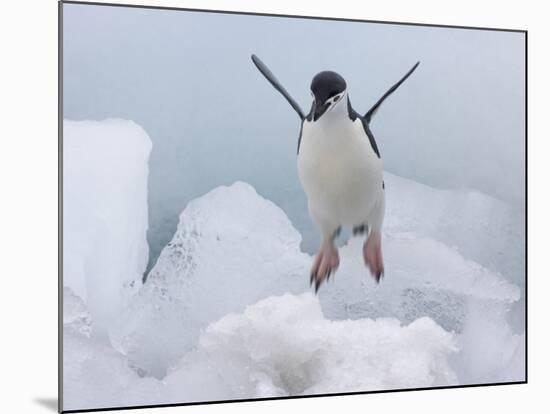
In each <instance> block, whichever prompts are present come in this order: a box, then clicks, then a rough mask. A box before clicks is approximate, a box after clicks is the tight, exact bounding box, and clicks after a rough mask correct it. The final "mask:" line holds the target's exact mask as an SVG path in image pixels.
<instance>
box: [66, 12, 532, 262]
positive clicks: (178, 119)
mask: <svg viewBox="0 0 550 414" xmlns="http://www.w3.org/2000/svg"><path fill="white" fill-rule="evenodd" d="M63 10H64V16H63V17H64V27H63V36H64V42H63V57H64V68H63V70H64V72H63V75H64V83H63V88H64V89H63V92H64V95H63V98H64V108H63V110H64V117H65V118H66V119H75V120H79V119H96V120H101V119H105V118H111V117H116V118H127V119H132V120H134V121H135V122H137V123H138V124H140V125H141V126H143V127H144V128H145V130H146V131H147V132H148V134H149V135H150V137H151V139H152V141H153V151H152V155H151V161H150V176H149V217H150V222H149V225H150V229H149V235H148V238H149V243H150V247H151V256H152V259H153V260H155V259H156V256H157V255H158V253H159V252H160V249H161V248H162V247H163V245H164V244H166V243H167V242H168V241H169V239H170V238H171V237H172V235H173V232H174V231H175V227H176V224H177V220H178V215H179V213H180V212H181V211H182V210H183V208H184V207H185V205H186V203H187V202H188V201H189V200H191V199H193V198H195V197H197V196H199V195H202V194H204V193H205V192H207V191H208V190H210V189H211V188H213V187H216V186H218V185H221V184H230V183H232V182H234V181H235V180H243V181H247V182H249V183H251V184H252V185H253V186H254V187H255V188H256V189H257V190H258V192H259V193H260V194H262V195H263V196H265V197H267V198H269V199H271V200H273V201H274V202H276V203H277V204H278V205H280V206H281V207H282V208H283V209H284V210H285V212H286V213H287V214H288V215H289V217H290V218H291V220H292V221H293V223H294V225H295V226H296V227H297V228H298V229H299V230H300V231H301V232H302V234H303V236H304V248H305V249H306V250H312V246H315V244H316V243H317V241H316V237H317V236H316V233H315V231H314V230H313V228H312V225H311V223H310V221H309V218H308V216H307V209H306V202H305V197H304V195H303V193H302V190H301V188H300V185H299V182H298V178H297V173H296V142H297V137H298V133H299V120H298V117H297V116H296V114H295V113H294V111H293V110H292V109H291V108H290V106H289V105H288V104H287V103H286V102H285V101H284V99H283V98H282V97H281V96H280V95H278V93H277V92H276V91H275V90H274V89H273V88H272V87H271V86H270V85H269V84H268V83H267V82H266V81H265V79H264V78H263V77H262V76H261V75H260V74H259V73H258V72H257V70H256V68H255V67H254V66H253V65H252V63H251V61H250V54H251V53H256V54H257V55H258V56H260V57H261V58H262V59H263V60H264V61H265V63H266V64H267V65H268V66H269V67H270V68H271V70H272V71H273V72H274V73H275V74H276V76H277V77H278V78H279V79H280V80H281V82H282V83H283V84H284V85H285V86H286V88H287V89H288V90H289V92H290V93H291V94H292V95H293V96H294V97H295V98H296V99H297V100H298V102H299V103H300V104H301V105H302V107H303V108H304V110H306V111H307V110H308V109H309V105H310V99H311V98H310V92H309V83H310V81H311V78H312V77H313V75H315V74H316V73H317V72H319V71H321V70H327V69H329V70H335V71H337V72H339V73H340V74H341V75H342V76H344V78H345V79H346V81H347V83H348V90H349V94H350V98H351V102H352V104H353V106H354V107H355V109H356V110H358V111H359V112H365V111H366V110H367V109H368V108H369V107H370V106H371V105H372V104H373V103H374V102H375V101H376V100H377V99H378V98H379V96H380V95H382V94H383V93H384V92H385V91H386V90H387V89H388V88H389V87H390V86H391V85H392V84H393V83H394V82H396V81H397V80H398V79H399V78H400V77H401V76H402V75H403V74H404V73H405V72H406V71H407V70H408V69H409V68H410V67H411V66H412V65H413V64H414V63H415V62H416V61H417V60H420V61H421V65H420V66H419V68H418V69H417V71H416V72H415V73H414V74H413V76H411V78H409V80H407V81H406V83H404V84H403V85H402V86H401V88H400V89H399V90H398V91H397V92H396V93H395V94H394V95H392V97H391V98H389V99H388V100H387V101H386V102H385V103H384V105H383V106H382V107H381V109H380V110H379V112H378V114H377V115H376V117H375V119H374V121H373V123H372V130H373V133H374V135H375V137H376V140H377V143H378V147H379V148H380V152H381V154H382V158H383V160H384V163H385V169H386V170H388V171H390V172H392V173H395V174H398V175H401V176H404V177H408V178H411V179H414V180H417V181H420V182H423V183H425V184H428V185H431V186H434V187H439V188H451V189H463V188H470V189H477V190H479V191H481V192H484V193H487V194H489V195H491V196H493V197H497V198H499V199H502V200H504V201H506V202H508V203H510V204H512V205H514V206H517V207H518V208H520V209H521V208H522V206H523V202H524V198H523V195H524V191H525V188H524V180H525V175H524V174H525V172H524V167H525V166H524V159H525V147H524V140H525V137H524V121H525V113H524V82H525V80H524V75H525V74H524V52H525V50H524V35H523V34H522V33H511V32H495V31H480V30H463V29H444V28H427V27H418V26H399V25H387V24H374V23H350V22H335V21H326V20H311V19H290V18H277V17H258V16H239V15H224V14H213V13H202V12H184V11H165V10H151V9H136V8H120V7H105V6H88V5H73V4H65V5H64V6H63ZM106 150H108V149H106ZM98 168H100V166H98Z"/></svg>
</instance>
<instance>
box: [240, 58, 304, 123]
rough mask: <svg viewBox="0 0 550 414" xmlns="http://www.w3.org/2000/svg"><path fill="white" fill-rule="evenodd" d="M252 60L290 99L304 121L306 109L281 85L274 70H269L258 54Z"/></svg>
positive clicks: (287, 98) (270, 81) (276, 87)
mask: <svg viewBox="0 0 550 414" xmlns="http://www.w3.org/2000/svg"><path fill="white" fill-rule="evenodd" d="M251 58H252V62H254V65H256V67H257V68H258V70H259V71H260V72H261V73H262V75H264V76H265V78H266V79H267V80H268V81H269V83H271V85H273V87H274V88H275V89H277V90H278V91H279V92H280V93H281V95H283V96H284V97H285V99H286V100H287V101H288V103H289V104H290V106H292V108H294V110H295V111H296V113H297V114H298V116H299V117H300V119H301V120H302V121H303V120H304V119H305V117H306V116H305V115H304V111H302V108H300V105H298V103H297V102H296V101H295V100H294V99H293V98H292V96H290V94H289V93H288V92H287V90H286V89H285V88H284V87H283V85H281V82H279V80H278V79H277V78H276V77H275V75H274V74H273V72H271V71H270V70H269V68H268V67H267V66H266V65H265V63H264V62H262V61H261V60H260V58H259V57H258V56H256V55H252V56H251Z"/></svg>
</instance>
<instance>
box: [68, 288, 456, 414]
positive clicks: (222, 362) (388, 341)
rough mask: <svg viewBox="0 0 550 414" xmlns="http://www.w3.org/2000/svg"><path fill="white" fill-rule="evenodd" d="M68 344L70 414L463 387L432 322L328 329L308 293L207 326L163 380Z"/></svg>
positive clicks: (93, 344)
mask: <svg viewBox="0 0 550 414" xmlns="http://www.w3.org/2000/svg"><path fill="white" fill-rule="evenodd" d="M80 304H81V305H82V306H81V307H80V311H79V312H84V313H85V312H86V309H85V307H84V305H83V304H82V302H80ZM63 338H64V339H63V340H64V354H63V357H64V360H63V387H64V396H63V397H64V398H63V400H64V401H63V409H64V410H77V409H91V408H110V407H120V406H125V405H126V406H128V405H130V406H131V405H148V404H169V403H182V402H197V401H212V400H228V399H239V398H263V397H276V396H289V395H311V394H321V393H322V394H325V393H338V392H353V391H367V390H378V389H390V388H411V387H419V386H438V385H453V384H457V377H456V375H455V373H454V372H453V370H452V368H451V367H450V364H449V359H450V357H452V356H453V355H454V354H455V353H456V351H457V348H456V346H455V339H454V337H453V335H452V334H451V333H448V332H445V331H444V330H443V329H442V328H441V327H439V326H438V325H437V324H435V323H434V322H433V321H432V320H431V319H429V318H420V319H418V320H416V321H415V322H413V323H411V324H409V325H408V326H402V325H401V324H400V322H399V321H398V320H396V319H391V318H387V319H378V320H371V319H360V320H355V321H349V320H348V321H330V320H328V319H326V318H325V317H324V316H323V314H322V312H321V308H320V305H319V300H318V298H317V297H315V296H313V295H312V294H311V293H305V294H302V295H291V294H285V295H282V296H277V297H275V296H273V297H269V298H266V299H263V300H261V301H259V302H258V303H256V304H253V305H251V306H248V307H246V308H245V310H244V312H242V313H238V314H237V313H233V314H228V315H226V316H224V317H223V318H222V319H220V320H218V321H216V322H214V323H212V324H210V325H209V326H208V327H207V328H206V330H205V331H204V332H203V333H202V335H201V336H200V340H199V344H198V347H197V348H196V349H195V350H192V351H190V352H187V353H185V354H184V355H183V357H182V358H181V360H180V361H179V362H178V363H177V364H175V365H174V367H172V368H171V369H170V370H169V374H168V375H167V376H166V377H165V378H164V379H163V381H159V380H157V379H155V378H151V377H147V376H145V373H144V372H143V371H142V370H140V369H139V368H137V367H134V366H132V364H131V363H130V362H129V361H128V359H127V357H126V356H125V355H123V354H121V353H118V352H116V351H115V350H113V349H112V348H111V347H109V346H106V345H104V344H102V343H99V342H98V341H96V340H94V339H93V338H89V337H88V336H86V335H84V334H82V333H79V332H77V331H76V330H75V329H74V328H73V326H71V322H69V321H67V323H65V324H64V333H63Z"/></svg>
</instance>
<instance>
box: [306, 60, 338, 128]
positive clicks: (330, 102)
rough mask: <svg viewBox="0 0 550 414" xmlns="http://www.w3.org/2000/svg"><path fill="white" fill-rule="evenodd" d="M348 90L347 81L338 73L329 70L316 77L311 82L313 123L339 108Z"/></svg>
mask: <svg viewBox="0 0 550 414" xmlns="http://www.w3.org/2000/svg"><path fill="white" fill-rule="evenodd" d="M346 88H347V85H346V81H345V80H344V78H343V77H341V76H340V75H339V74H337V73H336V72H332V71H328V70H327V71H323V72H319V73H318V74H317V75H315V76H314V77H313V80H312V81H311V94H312V95H313V106H312V114H313V121H317V120H318V119H319V118H321V116H323V114H325V113H327V112H329V111H331V110H332V109H333V108H335V107H336V106H339V105H340V104H341V103H342V101H344V98H345V96H346Z"/></svg>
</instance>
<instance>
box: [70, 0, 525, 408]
mask: <svg viewBox="0 0 550 414" xmlns="http://www.w3.org/2000/svg"><path fill="white" fill-rule="evenodd" d="M526 38H527V32H525V31H520V30H505V29H488V28H467V27H450V26H435V25H419V24H412V23H388V22H373V21H359V20H346V19H332V18H311V17H298V16H278V15H267V14H253V13H235V12H222V11H206V10H188V9H173V8H160V7H137V6H129V5H127V6H121V5H105V4H103V5H102V4H86V3H78V2H69V1H67V2H62V3H60V63H61V66H60V73H59V75H60V150H61V153H60V156H61V157H60V179H61V187H60V190H61V197H62V203H61V211H60V213H61V214H62V220H61V233H60V235H61V246H62V249H61V255H62V262H61V263H62V268H61V269H60V270H61V271H60V299H61V308H60V330H61V341H60V355H61V358H60V404H61V409H62V411H64V412H71V411H72V412H74V411H79V410H90V409H98V410H100V409H112V408H127V407H150V406H163V405H184V404H198V403H206V402H230V401H242V400H258V399H272V398H297V397H303V396H315V395H342V394H349V393H368V392H386V391H396V390H418V389H427V388H430V389H431V388H433V389H436V388H446V387H463V386H471V385H495V384H510V383H524V382H526V380H527V378H526V346H525V345H526V288H525V287H526V277H527V275H526V194H527V192H526V143H527V136H526V104H525V103H526V53H527V49H526V44H527V43H526Z"/></svg>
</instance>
